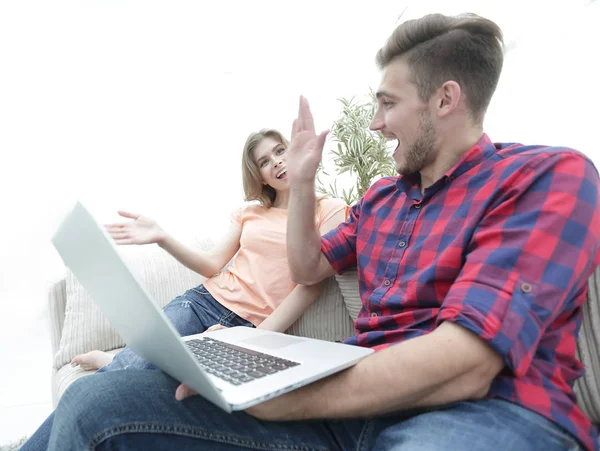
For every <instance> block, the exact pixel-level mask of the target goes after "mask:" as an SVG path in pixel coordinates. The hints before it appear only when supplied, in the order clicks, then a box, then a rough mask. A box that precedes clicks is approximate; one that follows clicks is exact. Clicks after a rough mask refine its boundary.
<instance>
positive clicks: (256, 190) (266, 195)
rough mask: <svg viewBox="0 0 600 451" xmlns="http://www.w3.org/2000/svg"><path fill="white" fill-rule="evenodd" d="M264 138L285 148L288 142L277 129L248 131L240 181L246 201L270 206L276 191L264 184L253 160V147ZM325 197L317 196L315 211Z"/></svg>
mask: <svg viewBox="0 0 600 451" xmlns="http://www.w3.org/2000/svg"><path fill="white" fill-rule="evenodd" d="M265 138H271V139H273V140H275V141H277V142H278V143H280V144H283V145H284V147H285V148H286V149H287V148H288V146H289V144H290V143H289V141H288V140H287V139H285V137H284V136H283V135H282V134H281V133H280V132H279V131H277V130H275V129H272V128H263V129H262V130H260V131H258V132H254V133H250V135H249V136H248V139H246V144H244V153H243V155H242V183H243V185H244V196H245V200H246V201H248V202H250V201H253V200H257V201H258V202H259V203H260V204H261V205H262V206H263V207H266V208H271V207H272V206H273V202H275V196H276V195H277V193H276V192H275V189H274V188H273V187H271V186H269V185H265V184H264V182H263V179H262V177H261V176H260V172H259V170H258V166H257V165H256V161H254V149H256V148H257V147H258V145H259V144H260V143H261V142H262V140H263V139H265ZM326 198H327V196H326V195H320V196H317V212H318V211H319V208H320V207H321V201H322V200H323V199H326Z"/></svg>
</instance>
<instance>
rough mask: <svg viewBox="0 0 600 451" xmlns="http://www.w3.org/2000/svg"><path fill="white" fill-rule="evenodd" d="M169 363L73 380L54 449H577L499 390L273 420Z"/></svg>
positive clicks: (560, 432) (59, 413) (56, 422)
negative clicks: (174, 373)
mask: <svg viewBox="0 0 600 451" xmlns="http://www.w3.org/2000/svg"><path fill="white" fill-rule="evenodd" d="M177 385H178V382H177V381H175V380H174V379H172V378H171V377H169V376H168V375H166V374H165V373H163V372H161V371H144V370H128V371H114V372H107V373H104V374H95V375H92V376H90V377H86V378H81V379H79V380H77V381H75V382H74V383H73V384H72V385H71V386H70V387H69V389H68V390H67V391H66V393H65V394H64V395H63V397H62V398H61V400H60V403H59V405H58V407H57V409H56V417H55V420H54V426H53V428H52V434H51V437H50V443H49V448H48V449H50V450H61V451H62V450H66V449H69V450H84V449H85V450H113V451H114V450H125V449H127V450H138V449H139V450H147V449H152V450H174V449H176V450H181V451H186V450H204V449H206V450H208V449H210V450H216V451H218V450H239V449H254V450H289V451H291V450H297V451H300V450H303V451H309V450H319V451H321V450H343V451H346V450H411V451H412V450H415V451H417V450H418V451H429V450H436V451H437V450H467V449H468V450H470V451H478V450H482V451H483V450H485V451H488V450H510V451H517V450H519V451H528V450H532V451H533V450H544V451H554V450H576V449H580V447H579V444H578V442H577V441H576V440H575V439H574V438H573V437H571V436H570V435H569V434H567V433H566V432H564V431H563V430H562V429H560V428H559V427H557V426H556V425H555V424H554V423H552V422H550V421H548V420H547V419H545V418H543V417H541V416H539V415H537V414H535V413H533V412H530V411H528V410H526V409H523V408H521V407H519V406H516V405H514V404H511V403H509V402H506V401H503V400H499V399H488V400H482V401H473V402H458V403H454V404H451V405H449V406H446V407H444V408H440V409H436V410H429V411H422V412H412V413H410V414H409V413H404V414H395V415H388V416H385V417H380V418H371V419H358V420H345V421H302V422H300V421H298V422H266V421H261V420H258V419H256V418H254V417H252V416H250V415H248V414H246V413H245V412H235V413H233V414H228V413H225V412H224V411H222V410H221V409H219V408H218V407H215V406H214V405H213V404H211V403H210V402H208V401H206V400H204V399H203V398H201V397H200V396H194V397H191V398H188V399H186V400H184V401H182V402H179V401H176V400H175V398H174V393H175V389H176V387H177Z"/></svg>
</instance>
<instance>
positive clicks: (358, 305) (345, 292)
mask: <svg viewBox="0 0 600 451" xmlns="http://www.w3.org/2000/svg"><path fill="white" fill-rule="evenodd" d="M335 278H336V280H337V282H338V284H339V286H340V291H341V292H342V296H343V298H344V303H345V304H346V308H347V309H348V313H349V314H350V318H352V321H354V320H356V318H357V317H358V314H359V313H360V310H361V309H362V301H361V299H360V292H359V290H358V272H357V271H356V269H352V270H350V271H346V272H345V273H344V274H341V275H340V274H336V275H335Z"/></svg>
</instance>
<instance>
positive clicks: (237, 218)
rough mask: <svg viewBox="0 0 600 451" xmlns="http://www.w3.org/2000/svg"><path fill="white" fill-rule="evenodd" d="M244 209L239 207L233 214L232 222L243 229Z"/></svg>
mask: <svg viewBox="0 0 600 451" xmlns="http://www.w3.org/2000/svg"><path fill="white" fill-rule="evenodd" d="M242 209H243V207H239V208H236V209H235V210H233V211H232V212H231V222H232V223H233V224H235V225H236V226H238V227H242Z"/></svg>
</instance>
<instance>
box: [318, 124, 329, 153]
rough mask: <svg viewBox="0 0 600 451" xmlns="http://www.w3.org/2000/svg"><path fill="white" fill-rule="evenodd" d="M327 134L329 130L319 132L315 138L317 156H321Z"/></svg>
mask: <svg viewBox="0 0 600 451" xmlns="http://www.w3.org/2000/svg"><path fill="white" fill-rule="evenodd" d="M328 134H329V130H325V131H324V132H321V134H320V135H319V137H318V138H317V151H318V152H319V155H323V147H325V140H326V139H327V135H328Z"/></svg>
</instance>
